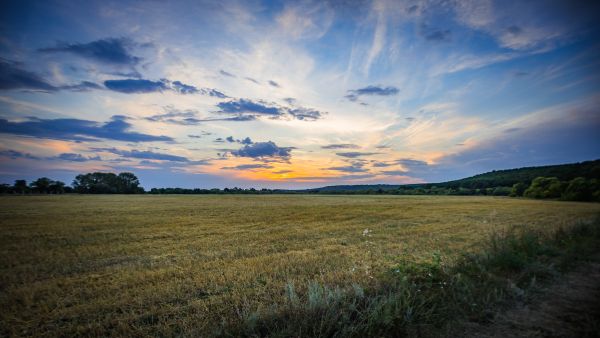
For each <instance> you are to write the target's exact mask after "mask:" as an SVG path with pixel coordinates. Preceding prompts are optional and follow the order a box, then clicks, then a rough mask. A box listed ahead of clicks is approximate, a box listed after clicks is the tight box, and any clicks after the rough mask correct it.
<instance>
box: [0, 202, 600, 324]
mask: <svg viewBox="0 0 600 338" xmlns="http://www.w3.org/2000/svg"><path fill="white" fill-rule="evenodd" d="M598 212H600V205H599V204H589V203H569V202H553V201H536V200H522V199H509V198H492V197H449V196H440V197H436V196H300V195H292V196H286V195H282V196H277V195H272V196H268V195H267V196H236V195H226V196H147V195H144V196H47V197H42V196H23V197H14V196H7V197H0V215H1V219H0V308H2V313H1V314H0V326H1V327H2V328H1V329H0V330H3V331H0V334H12V335H34V336H56V335H58V334H60V335H67V336H71V335H75V334H79V335H108V334H112V335H130V336H132V335H133V336H135V335H138V336H143V335H148V334H152V335H207V334H211V333H212V332H214V331H213V330H214V329H216V328H218V327H219V326H221V325H225V326H227V325H228V323H235V322H239V321H240V320H242V319H245V318H247V317H248V315H249V314H250V313H253V312H256V311H260V310H266V309H268V308H270V307H272V306H273V305H274V304H281V303H282V302H284V301H285V287H286V285H289V284H293V285H294V286H295V288H296V291H297V292H298V293H299V294H303V293H306V290H307V287H308V285H309V284H311V283H312V282H317V283H319V284H321V285H328V286H332V287H335V286H341V287H348V286H350V285H353V284H357V285H360V286H361V287H363V288H369V287H373V286H377V284H378V276H379V275H380V274H381V273H382V272H384V271H386V270H388V269H389V268H390V267H393V266H395V265H397V264H398V262H399V261H401V260H410V261H414V262H421V261H427V260H430V259H431V257H432V253H438V254H440V255H441V256H443V257H445V258H446V259H451V258H452V257H455V256H457V255H459V254H461V253H463V252H465V251H471V250H475V249H477V248H478V246H479V245H480V243H481V241H482V239H483V238H485V237H486V236H488V235H489V233H490V232H491V231H492V230H494V229H498V228H505V227H512V226H527V227H533V228H540V229H549V230H553V229H556V228H557V227H559V226H563V225H568V224H571V223H573V222H575V221H578V220H586V219H592V218H593V217H594V216H595V215H597V214H598ZM365 229H369V232H368V233H367V234H364V230H365Z"/></svg>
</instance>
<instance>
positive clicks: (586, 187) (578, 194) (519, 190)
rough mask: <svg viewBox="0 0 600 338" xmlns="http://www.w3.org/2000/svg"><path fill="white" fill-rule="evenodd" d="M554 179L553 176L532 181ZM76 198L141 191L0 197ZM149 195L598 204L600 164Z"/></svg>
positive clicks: (112, 178) (132, 187) (117, 179)
mask: <svg viewBox="0 0 600 338" xmlns="http://www.w3.org/2000/svg"><path fill="white" fill-rule="evenodd" d="M535 175H546V176H548V175H555V176H548V177H546V176H535ZM63 192H67V193H68V192H77V193H80V194H140V193H144V188H142V187H141V186H140V182H139V181H138V178H137V177H136V176H135V175H134V174H133V173H120V174H118V175H117V174H113V173H100V172H95V173H88V174H81V175H77V177H76V178H75V180H74V181H73V188H71V187H65V185H64V183H62V182H60V181H51V180H50V179H48V178H45V177H43V178H40V179H38V180H37V181H35V182H32V183H31V184H30V186H27V182H25V180H17V181H15V184H14V185H13V186H12V187H11V186H9V185H8V184H1V185H0V194H7V193H12V194H24V193H42V194H45V193H54V194H59V193H63ZM149 193H150V194H153V195H163V194H178V195H179V194H181V195H223V194H236V195H270V194H327V195H382V194H385V195H459V196H461V195H462V196H473V195H488V196H511V197H529V198H537V199H561V200H564V201H596V202H600V160H596V161H588V162H582V163H573V164H564V165H555V166H545V167H530V168H520V169H510V170H499V171H493V172H489V173H485V174H481V175H476V176H473V177H469V178H465V179H462V180H457V181H450V182H444V183H432V184H406V185H385V184H377V185H337V186H328V187H323V188H318V189H307V190H279V189H275V190H273V189H255V188H250V189H241V188H237V187H235V188H225V189H216V188H215V189H200V188H195V189H186V188H152V189H151V190H150V191H149Z"/></svg>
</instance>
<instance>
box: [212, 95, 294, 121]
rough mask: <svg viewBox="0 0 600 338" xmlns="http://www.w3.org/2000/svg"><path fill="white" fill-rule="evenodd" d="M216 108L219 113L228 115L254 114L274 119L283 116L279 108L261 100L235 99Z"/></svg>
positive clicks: (219, 104) (221, 103)
mask: <svg viewBox="0 0 600 338" xmlns="http://www.w3.org/2000/svg"><path fill="white" fill-rule="evenodd" d="M217 107H219V108H220V109H221V112H223V113H228V114H256V115H268V116H275V117H278V116H280V115H283V112H282V111H281V109H280V108H279V107H277V106H275V105H273V104H269V103H267V102H265V101H262V100H259V101H256V102H255V101H252V100H248V99H237V100H231V101H225V102H220V103H218V104H217Z"/></svg>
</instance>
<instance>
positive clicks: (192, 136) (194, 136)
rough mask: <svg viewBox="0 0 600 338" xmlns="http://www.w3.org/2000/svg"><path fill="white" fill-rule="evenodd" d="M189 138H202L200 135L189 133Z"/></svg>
mask: <svg viewBox="0 0 600 338" xmlns="http://www.w3.org/2000/svg"><path fill="white" fill-rule="evenodd" d="M188 137H189V138H202V136H200V135H191V134H190V135H188Z"/></svg>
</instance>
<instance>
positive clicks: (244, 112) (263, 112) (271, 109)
mask: <svg viewBox="0 0 600 338" xmlns="http://www.w3.org/2000/svg"><path fill="white" fill-rule="evenodd" d="M217 107H218V108H219V109H220V111H218V112H219V113H223V114H237V115H238V116H237V118H243V117H247V118H248V117H252V118H251V119H256V118H257V117H259V116H266V117H269V118H271V119H284V118H290V117H291V118H295V119H297V120H304V121H315V120H318V119H320V118H322V117H323V115H325V114H327V113H326V112H321V111H318V110H316V109H312V108H304V107H294V108H289V107H283V106H280V105H278V104H276V103H273V102H266V101H263V100H258V101H253V100H249V99H235V100H231V101H224V102H220V103H218V104H217Z"/></svg>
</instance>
